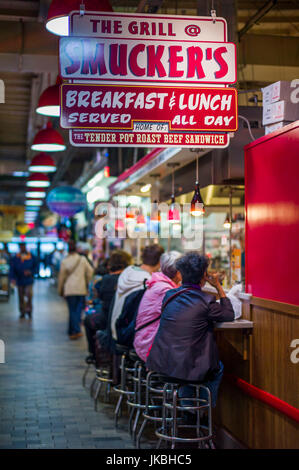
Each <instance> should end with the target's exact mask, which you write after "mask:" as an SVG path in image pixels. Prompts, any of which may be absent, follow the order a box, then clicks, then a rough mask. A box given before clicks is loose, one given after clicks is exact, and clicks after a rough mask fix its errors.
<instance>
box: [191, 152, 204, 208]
mask: <svg viewBox="0 0 299 470" xmlns="http://www.w3.org/2000/svg"><path fill="white" fill-rule="evenodd" d="M198 180H199V178H198V157H197V158H196V182H195V191H194V195H193V198H192V201H191V209H190V213H191V215H193V216H194V217H200V216H202V215H203V214H204V213H205V207H204V203H203V200H202V197H201V194H200V188H199V181H198Z"/></svg>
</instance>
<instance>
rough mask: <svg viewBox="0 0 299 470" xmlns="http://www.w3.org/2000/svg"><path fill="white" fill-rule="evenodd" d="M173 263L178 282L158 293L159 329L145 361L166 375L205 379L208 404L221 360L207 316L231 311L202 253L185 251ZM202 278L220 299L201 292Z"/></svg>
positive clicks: (226, 316)
mask: <svg viewBox="0 0 299 470" xmlns="http://www.w3.org/2000/svg"><path fill="white" fill-rule="evenodd" d="M176 268H177V269H178V271H179V272H180V273H181V275H182V286H181V287H178V288H177V289H172V290H169V291H168V292H167V294H166V295H165V297H164V299H163V304H162V318H161V321H160V326H159V330H158V332H157V334H156V336H155V339H154V342H153V345H152V348H151V350H150V353H149V356H148V359H147V362H146V365H147V367H148V368H149V369H150V370H153V371H156V372H159V373H161V374H163V375H166V376H169V377H173V378H176V379H181V380H184V381H187V382H190V383H192V382H201V383H203V384H205V385H207V386H208V387H209V389H210V390H211V394H212V406H216V400H217V393H218V388H219V385H220V382H221V378H222V375H223V365H222V363H221V362H220V361H219V359H218V350H217V346H216V342H215V339H214V335H213V322H226V321H233V320H234V311H233V308H232V305H231V302H230V300H229V299H228V298H226V296H225V293H224V291H223V289H222V287H221V284H220V282H219V279H218V275H213V276H211V275H210V276H209V275H208V273H207V268H208V260H207V259H206V258H205V257H204V256H201V255H199V254H198V253H197V252H189V253H187V254H186V255H184V256H182V257H181V258H180V259H179V260H178V261H177V262H176ZM206 281H208V282H209V283H210V284H211V285H212V286H214V287H215V288H216V289H217V291H218V294H219V297H220V303H217V302H216V300H215V297H214V296H211V295H208V294H206V293H204V292H202V290H201V287H202V286H204V284H205V283H206ZM185 392H186V387H184V393H183V394H181V396H188V394H187V393H185ZM189 396H190V395H189Z"/></svg>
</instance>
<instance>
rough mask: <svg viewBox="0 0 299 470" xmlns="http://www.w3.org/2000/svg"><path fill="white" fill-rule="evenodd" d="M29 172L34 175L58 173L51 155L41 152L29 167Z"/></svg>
mask: <svg viewBox="0 0 299 470" xmlns="http://www.w3.org/2000/svg"><path fill="white" fill-rule="evenodd" d="M29 171H31V172H32V173H53V172H54V171H56V165H55V162H54V160H53V158H52V157H50V155H47V154H46V153H44V152H41V153H38V154H37V155H35V157H33V159H32V161H31V163H30V166H29Z"/></svg>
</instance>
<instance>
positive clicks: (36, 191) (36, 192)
mask: <svg viewBox="0 0 299 470" xmlns="http://www.w3.org/2000/svg"><path fill="white" fill-rule="evenodd" d="M25 196H26V197H28V198H30V199H36V198H44V197H46V191H45V188H35V187H34V188H30V189H29V190H28V191H26V194H25Z"/></svg>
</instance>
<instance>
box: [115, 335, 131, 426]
mask: <svg viewBox="0 0 299 470" xmlns="http://www.w3.org/2000/svg"><path fill="white" fill-rule="evenodd" d="M116 350H117V352H118V353H120V352H122V356H121V363H120V371H121V379H120V384H119V385H115V386H114V387H113V390H114V391H115V392H116V393H118V394H119V398H118V401H117V404H116V407H115V410H114V423H115V426H116V427H117V423H118V418H119V416H120V415H121V405H122V401H123V398H124V396H126V397H127V398H128V397H129V396H131V395H133V394H134V390H132V387H133V384H132V378H133V375H134V373H135V367H134V365H132V361H131V359H130V358H129V348H127V347H125V346H122V345H118V344H117V345H116Z"/></svg>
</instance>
